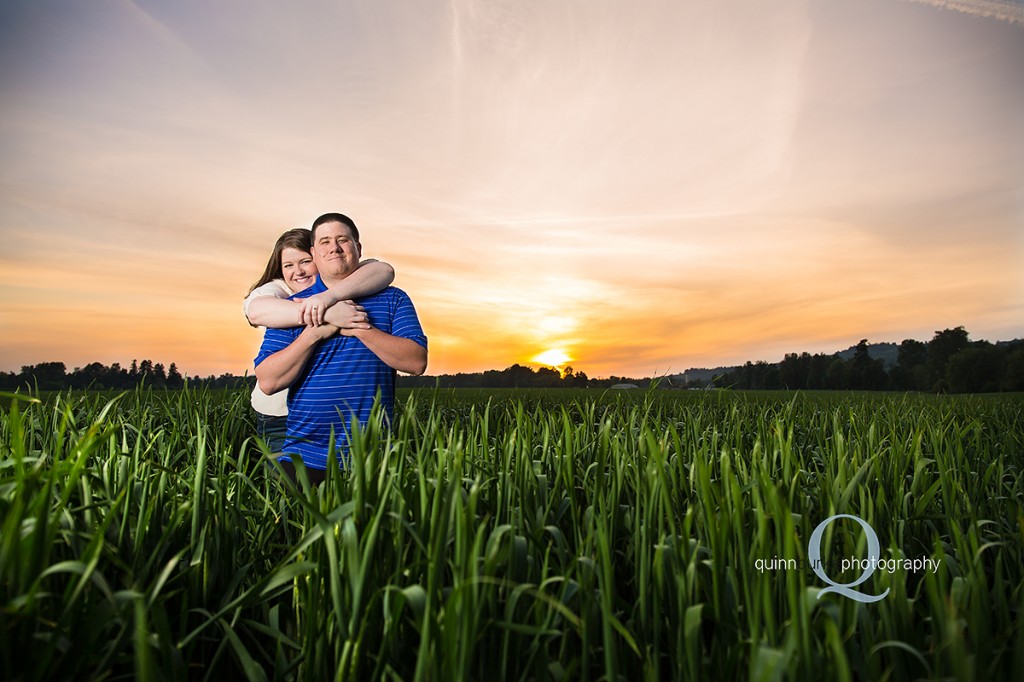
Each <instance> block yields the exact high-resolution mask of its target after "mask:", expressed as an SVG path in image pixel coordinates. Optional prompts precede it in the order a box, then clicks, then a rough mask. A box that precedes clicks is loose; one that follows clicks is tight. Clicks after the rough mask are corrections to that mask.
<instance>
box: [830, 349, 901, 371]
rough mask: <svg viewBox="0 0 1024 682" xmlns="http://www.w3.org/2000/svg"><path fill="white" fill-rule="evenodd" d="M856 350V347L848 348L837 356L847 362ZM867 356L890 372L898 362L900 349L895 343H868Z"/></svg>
mask: <svg viewBox="0 0 1024 682" xmlns="http://www.w3.org/2000/svg"><path fill="white" fill-rule="evenodd" d="M856 350H857V346H850V347H849V348H847V349H846V350H841V351H839V352H838V353H837V355H838V356H839V357H841V358H842V359H843V360H849V359H850V358H852V357H853V354H854V351H856ZM868 355H870V356H871V359H872V360H881V361H882V364H883V365H884V366H885V369H886V370H890V369H892V368H893V367H895V366H896V362H897V361H898V360H899V356H900V347H899V346H898V345H896V344H895V343H869V344H868Z"/></svg>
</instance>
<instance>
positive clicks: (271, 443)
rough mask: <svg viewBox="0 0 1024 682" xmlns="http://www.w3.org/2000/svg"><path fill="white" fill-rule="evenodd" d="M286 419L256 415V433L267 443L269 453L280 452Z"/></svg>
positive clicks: (282, 445)
mask: <svg viewBox="0 0 1024 682" xmlns="http://www.w3.org/2000/svg"><path fill="white" fill-rule="evenodd" d="M287 425H288V417H274V416H271V415H269V414H261V413H260V412H257V413H256V433H257V434H259V436H260V438H262V439H263V440H264V441H266V443H267V447H268V448H270V451H271V452H281V450H282V449H283V448H284V438H285V434H286V433H287Z"/></svg>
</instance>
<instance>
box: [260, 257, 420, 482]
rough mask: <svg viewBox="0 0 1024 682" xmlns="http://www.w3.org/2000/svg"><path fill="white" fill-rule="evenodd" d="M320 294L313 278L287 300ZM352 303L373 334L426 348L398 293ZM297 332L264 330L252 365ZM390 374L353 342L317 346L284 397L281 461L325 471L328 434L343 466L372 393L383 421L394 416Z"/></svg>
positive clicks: (339, 339) (341, 339) (336, 339)
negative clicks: (352, 431)
mask: <svg viewBox="0 0 1024 682" xmlns="http://www.w3.org/2000/svg"><path fill="white" fill-rule="evenodd" d="M326 290H327V287H326V286H324V283H323V281H322V280H321V279H320V277H319V276H317V278H316V284H314V285H313V286H311V287H309V288H308V289H305V290H303V291H300V292H299V293H297V294H295V295H294V296H292V299H299V298H306V297H308V296H312V295H313V294H317V293H320V292H322V291H326ZM357 302H358V303H359V304H360V305H361V306H363V308H365V309H366V312H367V314H368V315H369V317H370V324H372V325H373V326H374V327H376V328H377V329H379V330H381V331H383V332H386V333H388V334H391V335H392V336H398V337H401V338H404V339H411V340H412V341H415V342H416V343H418V344H420V345H421V346H423V347H424V348H426V347H427V337H426V335H425V334H424V333H423V328H422V327H421V326H420V321H419V318H418V317H417V316H416V309H415V308H414V307H413V304H412V300H410V298H409V295H408V294H406V293H405V292H404V291H402V290H401V289H397V288H395V287H388V288H387V289H384V290H383V291H381V292H380V293H377V294H374V295H372V296H367V297H365V298H361V299H359V300H358V301H357ZM300 333H302V327H292V328H290V329H267V331H266V334H264V336H263V345H262V346H261V347H260V351H259V355H257V356H256V360H255V364H256V365H259V364H260V363H261V362H263V361H264V360H265V359H266V358H267V357H269V356H270V355H273V354H274V353H276V352H278V351H279V350H283V349H284V348H286V347H287V346H288V345H289V344H291V343H292V341H294V340H295V339H296V338H297V337H298V336H299V334H300ZM395 375H396V372H395V370H393V369H392V368H391V367H389V366H388V365H386V364H384V362H383V361H382V360H381V359H380V358H378V357H377V356H376V355H374V353H373V352H372V351H371V350H370V349H369V348H367V347H366V346H365V345H364V344H363V342H362V341H360V340H359V339H357V338H355V337H352V336H342V335H340V334H338V335H335V336H333V337H331V338H329V339H327V340H326V341H321V342H320V344H319V345H318V346H317V348H316V350H314V351H313V355H312V357H310V359H309V362H307V363H306V367H305V368H304V369H303V371H302V374H301V375H300V376H299V378H298V379H297V380H296V381H295V383H294V384H292V387H291V390H290V391H289V392H288V435H287V438H286V439H285V443H284V447H283V448H282V449H283V451H284V452H285V453H286V454H285V455H284V456H283V457H281V459H282V460H285V461H291V457H290V456H288V454H287V453H297V454H299V455H302V461H303V463H304V464H305V465H306V466H307V467H310V468H314V469H325V468H327V448H328V445H329V443H330V438H331V430H332V429H333V430H334V434H335V443H336V445H337V451H338V459H339V461H341V462H342V466H344V465H345V464H344V463H345V460H347V453H348V429H349V428H350V425H351V423H352V417H353V416H355V417H356V418H357V419H358V420H359V423H360V424H363V425H365V424H366V423H367V422H368V421H369V418H370V409H371V408H372V407H373V401H374V398H375V397H376V396H377V392H378V391H379V392H380V400H381V405H382V406H383V407H384V409H385V412H386V414H387V418H388V420H390V419H391V418H392V417H393V416H394V408H395Z"/></svg>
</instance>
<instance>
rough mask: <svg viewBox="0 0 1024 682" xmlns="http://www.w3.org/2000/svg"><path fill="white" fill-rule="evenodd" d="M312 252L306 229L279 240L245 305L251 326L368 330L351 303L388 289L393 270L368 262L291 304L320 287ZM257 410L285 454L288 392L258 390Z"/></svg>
mask: <svg viewBox="0 0 1024 682" xmlns="http://www.w3.org/2000/svg"><path fill="white" fill-rule="evenodd" d="M311 247H312V241H311V234H310V231H309V230H306V229H301V228H300V229H295V230H288V231H287V232H285V233H284V234H282V235H281V236H280V237H278V239H277V243H276V244H274V250H273V252H272V253H271V254H270V259H269V260H268V261H267V267H266V268H265V269H264V270H263V275H262V276H261V277H260V278H259V279H258V280H257V281H256V283H255V284H253V285H252V287H250V289H249V295H248V296H246V298H245V301H244V302H243V303H242V310H243V312H245V317H246V319H248V320H249V324H251V325H252V326H254V327H255V326H259V327H264V328H265V327H274V328H285V327H299V326H302V325H304V324H308V325H320V324H323V323H325V322H326V323H328V324H333V325H335V326H337V327H349V328H363V329H369V326H370V325H369V323H368V322H367V317H366V312H365V311H364V310H363V308H362V306H360V305H357V304H355V303H353V302H352V301H351V299H353V298H359V297H361V296H369V295H370V294H375V293H377V292H378V291H381V290H383V289H385V288H387V287H388V285H389V284H391V282H393V281H394V279H395V270H394V268H392V267H391V266H390V265H388V264H387V263H382V262H380V261H376V260H365V261H362V262H361V263H360V265H359V268H358V269H357V270H356V271H355V272H353V273H352V274H351V275H349V276H348V277H346V278H345V279H344V281H342V282H341V283H339V284H336V285H335V286H333V287H331V288H330V289H328V290H327V291H325V292H323V293H320V294H316V295H315V296H310V297H309V298H305V299H301V300H296V301H290V300H288V297H290V296H291V295H293V294H296V293H298V292H300V291H302V290H304V289H307V288H309V287H310V286H312V285H313V284H314V283H315V282H316V277H317V271H316V265H314V264H313V258H312V256H310V249H311ZM252 407H253V409H254V410H255V411H256V425H257V430H258V433H259V435H260V436H262V437H263V438H264V439H266V441H267V445H268V446H269V447H270V450H271V452H280V450H281V447H282V446H283V445H284V436H285V423H286V421H287V415H288V391H287V390H285V391H280V392H278V393H274V394H273V395H267V394H266V393H264V392H263V391H261V390H260V387H259V385H257V386H256V387H255V388H254V389H253V392H252Z"/></svg>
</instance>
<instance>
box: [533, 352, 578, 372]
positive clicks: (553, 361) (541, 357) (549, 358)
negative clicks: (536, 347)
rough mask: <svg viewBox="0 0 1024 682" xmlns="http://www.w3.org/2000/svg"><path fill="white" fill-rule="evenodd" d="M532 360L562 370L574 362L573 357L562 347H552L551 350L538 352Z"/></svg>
mask: <svg viewBox="0 0 1024 682" xmlns="http://www.w3.org/2000/svg"><path fill="white" fill-rule="evenodd" d="M530 362H535V363H537V364H540V365H546V366H548V367H554V368H555V369H557V370H559V371H561V370H562V368H563V367H565V366H566V365H567V364H569V363H570V362H572V358H571V357H570V356H569V354H568V353H566V352H565V351H564V350H562V349H561V348H552V349H551V350H546V351H544V352H543V353H537V354H536V355H534V356H533V357H532V358H530Z"/></svg>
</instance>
